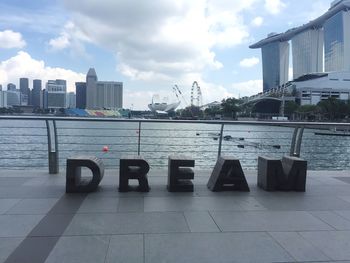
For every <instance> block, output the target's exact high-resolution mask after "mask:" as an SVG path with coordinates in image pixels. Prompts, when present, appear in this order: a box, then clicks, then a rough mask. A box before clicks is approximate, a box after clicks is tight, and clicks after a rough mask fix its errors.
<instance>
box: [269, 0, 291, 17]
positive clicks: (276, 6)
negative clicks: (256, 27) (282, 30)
mask: <svg viewBox="0 0 350 263" xmlns="http://www.w3.org/2000/svg"><path fill="white" fill-rule="evenodd" d="M286 6H287V5H286V4H285V3H284V2H283V0H265V9H266V11H267V12H269V13H270V14H273V15H277V14H279V13H280V12H281V11H282V10H283V9H284V8H285V7H286Z"/></svg>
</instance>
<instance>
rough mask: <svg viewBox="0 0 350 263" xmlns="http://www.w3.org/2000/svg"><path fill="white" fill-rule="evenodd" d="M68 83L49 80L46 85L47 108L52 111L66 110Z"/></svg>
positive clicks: (59, 80)
mask: <svg viewBox="0 0 350 263" xmlns="http://www.w3.org/2000/svg"><path fill="white" fill-rule="evenodd" d="M66 90H67V88H66V81H65V80H62V79H56V80H48V82H47V83H46V91H47V107H48V108H50V109H59V108H66Z"/></svg>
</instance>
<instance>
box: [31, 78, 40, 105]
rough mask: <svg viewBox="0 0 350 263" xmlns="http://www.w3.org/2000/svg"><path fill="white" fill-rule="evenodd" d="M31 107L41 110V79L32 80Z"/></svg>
mask: <svg viewBox="0 0 350 263" xmlns="http://www.w3.org/2000/svg"><path fill="white" fill-rule="evenodd" d="M31 93H32V99H31V101H32V105H33V106H34V107H38V108H41V107H42V102H41V100H42V95H41V79H34V80H33V90H32V92H31Z"/></svg>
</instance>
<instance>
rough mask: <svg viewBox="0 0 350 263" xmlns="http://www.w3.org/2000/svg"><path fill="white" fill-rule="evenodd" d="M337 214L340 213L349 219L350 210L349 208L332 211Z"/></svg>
mask: <svg viewBox="0 0 350 263" xmlns="http://www.w3.org/2000/svg"><path fill="white" fill-rule="evenodd" d="M334 212H335V213H336V214H337V215H340V216H341V217H343V218H345V219H347V220H349V221H350V211H349V210H337V211H334Z"/></svg>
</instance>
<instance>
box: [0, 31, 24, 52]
mask: <svg viewBox="0 0 350 263" xmlns="http://www.w3.org/2000/svg"><path fill="white" fill-rule="evenodd" d="M25 45H26V42H25V41H24V40H23V38H22V35H21V33H18V32H14V31H12V30H5V31H0V48H23V47H25Z"/></svg>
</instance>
